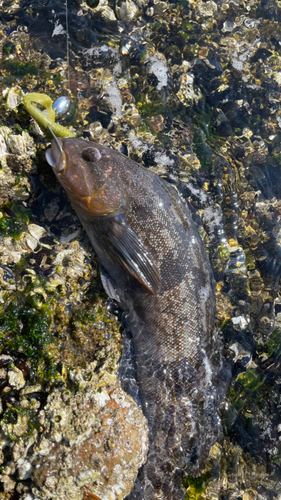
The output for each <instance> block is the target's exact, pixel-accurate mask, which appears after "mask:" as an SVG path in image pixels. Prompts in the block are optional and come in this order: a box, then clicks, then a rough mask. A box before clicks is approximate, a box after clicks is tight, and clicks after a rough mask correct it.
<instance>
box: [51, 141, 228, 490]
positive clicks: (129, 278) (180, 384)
mask: <svg viewBox="0 0 281 500" xmlns="http://www.w3.org/2000/svg"><path fill="white" fill-rule="evenodd" d="M85 151H87V154H86V155H85ZM91 151H92V153H91ZM85 158H86V159H85ZM47 159H48V161H49V163H50V164H51V166H52V167H53V170H54V172H55V174H56V176H57V178H58V180H59V182H60V183H61V184H62V186H63V187H64V189H65V191H66V193H67V196H68V198H69V200H70V201H71V203H72V205H73V208H74V209H75V211H76V213H77V215H78V217H79V218H80V221H81V223H82V224H83V226H84V228H85V230H86V232H87V234H88V236H89V239H90V241H91V243H92V245H93V247H94V249H95V252H96V254H97V257H98V259H99V262H100V264H101V275H102V280H103V284H104V286H105V289H106V291H107V293H108V294H109V295H110V296H111V297H112V298H114V299H115V300H117V301H118V303H119V304H120V307H121V308H122V310H123V311H124V313H123V316H122V322H123V324H124V326H125V328H126V329H128V330H129V331H130V332H131V335H132V342H133V346H134V356H135V366H136V378H137V384H138V386H139V388H140V395H141V403H142V408H143V412H144V415H145V416H146V418H147V420H148V425H149V452H148V458H147V462H146V464H144V466H143V467H142V469H141V471H140V472H139V476H138V479H137V481H136V484H135V488H134V490H133V491H132V492H131V493H130V494H129V495H128V496H127V497H126V499H127V500H140V499H144V500H156V499H159V500H160V499H161V500H168V499H169V500H180V499H183V498H184V490H183V488H182V486H181V480H182V474H183V471H184V472H186V473H187V474H191V475H192V474H195V475H198V473H199V472H200V468H201V467H202V465H203V464H204V461H205V459H206V457H207V456H208V452H209V450H210V448H211V446H212V445H213V443H214V442H215V440H216V438H217V436H218V433H219V431H220V419H219V416H218V408H219V404H220V401H221V398H222V393H223V391H222V390H221V388H220V387H219V386H220V383H221V381H220V378H219V372H220V369H221V364H222V360H221V358H222V357H221V346H220V341H219V337H218V332H217V328H216V323H215V297H214V282H213V277H212V272H211V269H210V265H209V261H208V257H207V255H206V252H205V249H204V246H203V243H202V241H201V238H200V236H199V234H198V231H197V229H196V227H195V224H194V222H193V220H192V218H191V215H190V212H189V210H188V208H187V206H186V205H185V203H184V202H183V201H182V200H181V198H180V197H179V196H178V194H177V192H176V191H175V190H174V189H173V187H171V186H170V185H169V184H167V183H166V182H165V181H164V180H163V179H161V178H159V177H158V176H157V175H156V174H154V173H153V172H151V171H150V170H148V169H145V168H143V167H142V166H141V165H139V164H137V163H136V162H134V161H132V160H130V159H129V158H127V157H125V156H123V155H122V154H120V153H118V152H116V151H114V150H112V149H108V148H105V147H103V146H101V145H99V144H94V143H92V142H87V141H84V140H79V139H74V138H65V139H60V140H58V139H57V140H55V141H53V142H52V150H51V153H47ZM96 185H97V186H98V188H99V190H97V191H95V187H94V188H93V186H96ZM89 186H91V187H89ZM101 186H102V189H101ZM129 351H130V349H126V352H127V353H128V352H129ZM121 364H122V363H121ZM121 372H122V370H121ZM121 383H122V380H121ZM124 387H126V390H128V391H129V392H131V394H132V395H133V396H135V397H136V389H135V384H134V383H133V384H132V391H130V383H128V379H127V380H126V383H125V381H124Z"/></svg>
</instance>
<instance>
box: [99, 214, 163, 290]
mask: <svg viewBox="0 0 281 500" xmlns="http://www.w3.org/2000/svg"><path fill="white" fill-rule="evenodd" d="M94 231H95V236H96V238H97V241H98V244H99V246H100V247H101V249H102V250H103V251H104V252H106V253H107V254H108V256H109V257H110V258H111V259H112V260H113V261H114V262H118V263H119V264H120V265H122V266H124V267H125V268H126V269H127V270H128V271H129V273H130V274H132V276H134V277H135V278H136V279H137V280H138V281H139V282H140V283H141V284H142V285H143V286H144V287H145V288H147V290H149V291H150V292H151V293H153V294H156V293H158V292H159V291H160V288H161V276H160V272H159V269H158V267H157V265H156V263H155V262H154V261H153V258H152V257H151V256H150V255H149V252H148V251H147V249H146V248H145V246H144V244H143V243H142V242H141V241H140V239H139V238H138V237H137V235H136V234H135V233H134V231H132V229H130V228H129V227H128V226H127V225H126V223H125V221H124V220H123V219H122V218H121V217H119V216H118V217H116V218H112V219H107V220H100V221H99V222H95V223H94Z"/></svg>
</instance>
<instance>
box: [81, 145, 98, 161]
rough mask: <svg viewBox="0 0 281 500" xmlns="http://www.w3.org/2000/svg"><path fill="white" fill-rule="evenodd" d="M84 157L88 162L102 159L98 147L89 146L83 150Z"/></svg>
mask: <svg viewBox="0 0 281 500" xmlns="http://www.w3.org/2000/svg"><path fill="white" fill-rule="evenodd" d="M82 158H83V160H85V161H87V162H95V161H97V160H100V158H101V154H100V152H99V150H98V149H97V148H88V149H84V151H82Z"/></svg>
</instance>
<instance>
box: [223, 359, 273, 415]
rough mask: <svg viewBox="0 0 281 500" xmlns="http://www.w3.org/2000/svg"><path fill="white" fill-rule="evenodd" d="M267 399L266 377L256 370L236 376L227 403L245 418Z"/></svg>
mask: <svg viewBox="0 0 281 500" xmlns="http://www.w3.org/2000/svg"><path fill="white" fill-rule="evenodd" d="M264 392H265V394H264ZM267 397H268V393H267V384H266V377H265V375H263V374H262V373H260V372H259V371H258V370H257V369H256V368H250V369H248V370H246V371H245V372H243V373H241V374H240V375H238V377H237V379H236V382H235V384H234V386H233V387H232V388H231V390H230V393H229V401H230V402H231V403H232V405H233V407H234V408H235V410H236V411H237V412H238V413H239V414H243V415H244V416H246V417H250V416H251V415H253V410H254V407H255V406H262V405H263V402H264V399H267Z"/></svg>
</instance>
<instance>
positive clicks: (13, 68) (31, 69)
mask: <svg viewBox="0 0 281 500" xmlns="http://www.w3.org/2000/svg"><path fill="white" fill-rule="evenodd" d="M4 67H5V69H6V70H7V71H8V72H9V73H10V74H11V75H13V76H16V77H19V78H22V77H24V76H26V75H34V76H35V75H38V68H37V66H36V65H35V64H34V63H33V62H31V61H29V62H26V63H22V62H20V61H17V60H15V59H13V60H11V59H8V60H7V61H5V63H4Z"/></svg>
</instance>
